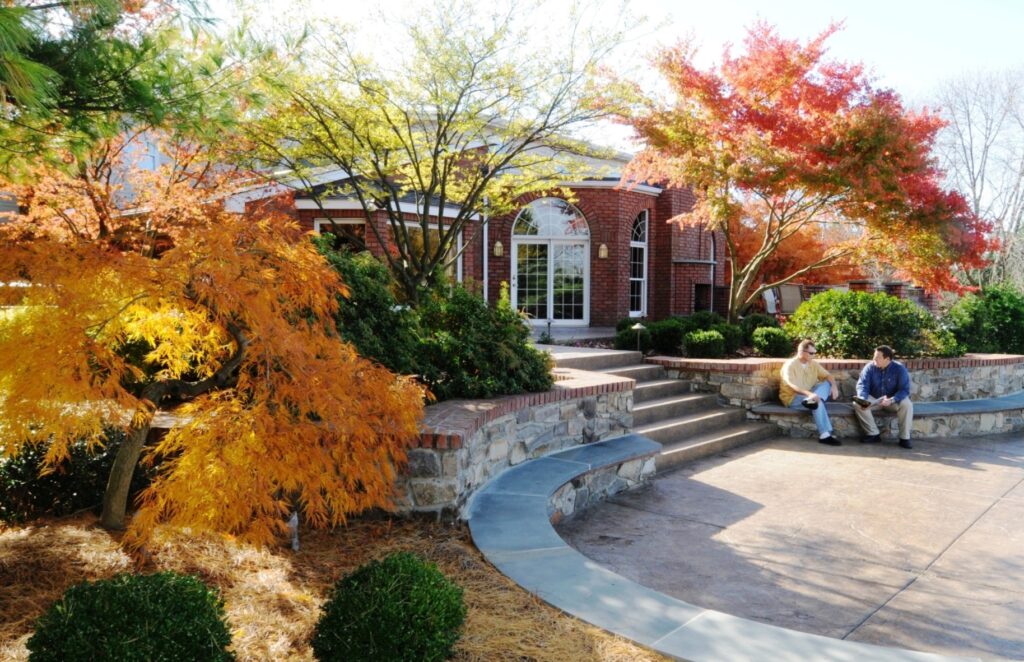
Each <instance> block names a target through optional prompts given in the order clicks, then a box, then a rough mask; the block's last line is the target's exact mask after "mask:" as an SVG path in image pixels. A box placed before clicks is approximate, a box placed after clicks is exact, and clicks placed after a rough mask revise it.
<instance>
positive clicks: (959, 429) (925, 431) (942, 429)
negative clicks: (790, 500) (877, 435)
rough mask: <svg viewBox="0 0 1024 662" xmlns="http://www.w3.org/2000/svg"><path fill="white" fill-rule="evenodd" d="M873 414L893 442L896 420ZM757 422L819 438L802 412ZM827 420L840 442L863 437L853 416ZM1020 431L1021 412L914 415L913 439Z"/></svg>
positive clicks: (1023, 425) (1023, 421)
mask: <svg viewBox="0 0 1024 662" xmlns="http://www.w3.org/2000/svg"><path fill="white" fill-rule="evenodd" d="M874 414H875V422H876V423H877V424H878V429H879V431H880V432H881V434H882V436H883V437H888V438H892V439H896V438H897V436H898V432H899V430H898V423H897V420H896V416H895V415H892V414H887V413H883V412H878V411H876V412H874ZM758 418H762V419H764V420H768V421H771V422H772V423H774V424H776V425H777V426H779V432H781V433H782V434H784V435H786V436H789V437H804V438H808V439H811V438H815V437H817V436H818V430H817V428H816V427H815V426H814V420H813V419H812V418H811V417H810V416H807V415H806V414H804V413H803V412H800V413H797V414H795V415H793V414H783V415H778V414H773V415H763V416H759V417H758ZM829 420H830V421H831V422H832V428H833V432H832V434H833V435H834V436H836V437H839V438H840V439H857V438H860V437H862V436H864V432H863V431H862V430H861V429H860V427H859V426H858V425H857V420H856V419H855V418H854V417H853V415H852V414H850V415H845V416H837V415H834V414H831V413H830V416H829ZM1021 430H1024V410H1020V409H1017V410H1011V411H996V412H966V413H957V414H948V415H921V414H918V413H916V412H915V414H914V425H913V428H912V431H913V438H914V439H938V438H950V437H973V436H979V435H989V434H1002V433H1007V432H1019V431H1021Z"/></svg>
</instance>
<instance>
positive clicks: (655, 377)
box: [555, 348, 778, 471]
mask: <svg viewBox="0 0 1024 662" xmlns="http://www.w3.org/2000/svg"><path fill="white" fill-rule="evenodd" d="M555 360H556V363H557V365H558V367H559V368H576V369H580V370H591V371H596V372H603V373H605V374H609V375H615V376H618V377H626V378H629V379H633V380H635V381H636V386H635V387H634V389H633V432H634V433H635V434H639V435H642V436H644V437H647V438H649V439H652V440H654V441H657V442H659V443H661V444H662V450H661V452H660V454H659V456H658V457H657V460H656V467H657V470H658V471H667V470H670V469H674V468H676V467H678V466H680V465H682V464H684V463H686V462H692V461H693V460H697V459H700V458H702V457H707V456H709V455H714V454H715V453H721V452H723V451H726V450H729V449H730V448H735V447H736V446H741V445H743V444H748V443H752V442H754V441H759V440H761V439H765V438H767V437H770V436H772V435H774V434H777V433H778V427H777V426H776V425H773V424H768V423H760V422H749V421H747V415H746V411H745V410H743V409H738V408H734V407H728V406H724V405H722V404H720V402H719V397H718V395H714V394H709V393H695V392H693V390H692V387H691V385H690V383H689V382H686V381H683V380H679V379H666V378H665V369H664V368H663V367H662V366H660V365H652V364H645V363H642V360H643V356H642V355H641V354H640V353H639V352H620V351H612V350H595V349H582V348H581V349H580V350H575V349H567V350H564V351H559V352H558V353H557V354H555Z"/></svg>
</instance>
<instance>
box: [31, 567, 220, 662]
mask: <svg viewBox="0 0 1024 662" xmlns="http://www.w3.org/2000/svg"><path fill="white" fill-rule="evenodd" d="M230 643H231V635H230V634H229V631H228V627H227V625H226V624H225V622H224V603H223V602H222V601H221V599H220V598H219V597H218V595H217V593H216V592H215V591H212V590H210V589H209V588H207V586H206V585H205V584H203V582H201V581H200V580H199V579H197V578H196V577H190V576H188V575H179V574H175V573H173V572H161V573H158V574H155V575H129V574H123V575H117V576H116V577H113V578H112V579H105V580H100V581H97V582H88V581H85V582H82V583H81V584H78V585H76V586H72V587H71V588H69V589H68V590H67V592H66V593H64V596H63V597H62V598H61V599H60V600H59V601H58V602H56V603H55V604H54V605H53V606H51V607H50V608H49V609H48V610H47V611H46V613H44V614H43V615H42V616H41V617H40V618H39V620H38V621H36V629H35V634H33V635H32V637H31V638H30V639H29V640H28V644H27V647H28V650H29V660H31V661H32V662H51V661H52V662H76V661H78V660H81V661H82V662H92V661H93V660H138V661H139V662H143V661H146V660H166V661H168V662H170V661H172V660H201V661H204V662H205V661H207V660H210V661H214V660H233V659H234V655H233V654H232V653H231V652H230V651H228V649H227V647H228V645H229V644H230Z"/></svg>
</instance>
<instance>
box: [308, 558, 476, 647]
mask: <svg viewBox="0 0 1024 662" xmlns="http://www.w3.org/2000/svg"><path fill="white" fill-rule="evenodd" d="M465 617H466V607H465V605H464V604H463V600H462V589H461V588H459V587H458V586H457V585H455V584H453V583H452V582H451V581H449V580H448V579H447V578H446V577H445V576H444V575H443V574H441V572H440V571H439V570H438V569H437V567H436V566H434V565H433V564H432V563H427V562H425V561H422V560H420V559H419V558H417V557H416V556H414V555H412V554H409V553H406V552H399V553H397V554H392V555H390V556H388V557H387V558H385V559H384V560H383V561H373V562H371V563H368V564H366V565H364V566H362V567H361V568H359V569H358V570H356V571H355V572H353V573H352V574H350V575H348V576H347V577H344V578H342V579H341V580H340V581H339V582H338V583H337V584H335V586H334V589H333V591H332V592H331V596H330V598H328V600H327V602H326V603H325V604H324V607H323V613H322V614H321V616H320V620H319V621H318V622H317V624H316V630H315V632H314V633H313V642H312V645H313V654H314V655H315V656H316V659H318V660H321V662H327V661H332V662H333V661H335V660H338V661H341V660H345V661H350V662H361V661H363V660H365V661H367V662H393V661H394V662H397V661H399V660H410V661H412V660H425V661H434V660H444V659H447V658H448V657H449V656H450V655H451V652H452V646H454V645H455V642H456V641H458V639H459V633H460V630H461V628H462V622H463V620H465Z"/></svg>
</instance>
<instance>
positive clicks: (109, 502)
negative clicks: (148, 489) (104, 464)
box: [100, 420, 150, 530]
mask: <svg viewBox="0 0 1024 662" xmlns="http://www.w3.org/2000/svg"><path fill="white" fill-rule="evenodd" d="M149 428H150V424H149V421H148V420H147V421H146V423H145V424H143V425H142V426H141V427H138V428H132V429H131V430H130V431H129V433H128V436H127V437H126V438H125V440H124V441H123V442H121V447H120V448H119V449H117V457H115V458H114V466H113V467H111V469H110V478H108V479H107V489H106V491H105V492H104V493H103V514H102V515H101V516H100V525H101V526H103V528H105V529H115V530H121V529H124V514H125V511H126V510H127V509H128V496H129V494H128V492H129V490H130V489H131V484H132V475H133V474H134V473H135V467H136V466H137V465H138V463H139V456H140V455H141V454H142V446H143V445H144V444H145V443H146V437H147V436H148V435H149Z"/></svg>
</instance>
